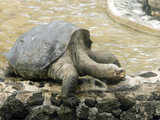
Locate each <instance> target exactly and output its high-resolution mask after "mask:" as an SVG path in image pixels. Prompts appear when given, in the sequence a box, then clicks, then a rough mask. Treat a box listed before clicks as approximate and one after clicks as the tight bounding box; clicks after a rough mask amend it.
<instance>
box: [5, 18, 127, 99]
mask: <svg viewBox="0 0 160 120" xmlns="http://www.w3.org/2000/svg"><path fill="white" fill-rule="evenodd" d="M91 44H92V41H91V39H90V33H89V31H88V30H86V29H82V28H79V27H77V26H75V25H73V24H71V23H68V22H64V21H54V22H51V23H49V24H47V25H39V26H37V27H34V28H33V29H31V30H30V31H29V32H26V33H24V34H23V35H22V36H20V37H19V38H18V39H17V41H16V42H15V44H14V46H13V47H12V48H11V50H10V51H9V52H8V53H6V58H7V60H8V62H9V65H10V66H11V68H12V70H13V71H14V72H15V73H16V74H18V75H20V76H22V77H24V78H26V79H48V78H51V79H53V80H62V95H63V96H70V95H74V94H73V93H74V91H75V89H76V85H77V81H78V77H79V76H84V75H89V76H93V77H95V78H98V79H100V80H103V81H106V82H107V81H116V82H120V81H121V80H122V79H123V78H124V77H125V70H124V69H122V68H121V67H120V64H119V62H118V60H117V59H116V57H115V56H114V55H112V54H110V53H106V52H105V53H102V52H93V51H91Z"/></svg>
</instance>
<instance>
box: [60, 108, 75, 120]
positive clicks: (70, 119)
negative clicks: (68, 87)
mask: <svg viewBox="0 0 160 120" xmlns="http://www.w3.org/2000/svg"><path fill="white" fill-rule="evenodd" d="M75 113H76V112H75V110H73V109H72V108H70V107H68V106H63V105H61V107H60V109H59V110H58V116H59V118H60V120H76V114H75Z"/></svg>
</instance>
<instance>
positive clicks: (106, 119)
mask: <svg viewBox="0 0 160 120" xmlns="http://www.w3.org/2000/svg"><path fill="white" fill-rule="evenodd" d="M97 120H118V119H116V118H115V117H114V116H113V115H112V114H111V113H105V112H104V113H100V114H98V116H97Z"/></svg>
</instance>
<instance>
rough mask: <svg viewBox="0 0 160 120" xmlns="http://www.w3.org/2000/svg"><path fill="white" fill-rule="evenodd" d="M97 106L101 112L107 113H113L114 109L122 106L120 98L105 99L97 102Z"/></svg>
mask: <svg viewBox="0 0 160 120" xmlns="http://www.w3.org/2000/svg"><path fill="white" fill-rule="evenodd" d="M96 107H97V108H98V111H99V112H100V113H102V112H107V113H112V111H113V110H115V109H119V107H120V102H119V101H118V99H114V98H113V99H110V98H108V99H103V100H100V101H98V102H97V105H96Z"/></svg>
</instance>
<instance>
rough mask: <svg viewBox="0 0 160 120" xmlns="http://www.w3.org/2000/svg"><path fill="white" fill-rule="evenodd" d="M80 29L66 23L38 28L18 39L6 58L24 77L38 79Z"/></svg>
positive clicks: (56, 23) (58, 22) (52, 23)
mask: <svg viewBox="0 0 160 120" xmlns="http://www.w3.org/2000/svg"><path fill="white" fill-rule="evenodd" d="M78 29H79V28H78V27H76V26H75V25H73V24H71V23H68V22H64V21H54V22H51V23H50V24H47V25H39V26H36V27H34V28H33V29H31V30H30V31H29V32H26V33H24V34H23V35H22V36H20V37H19V38H18V39H17V41H16V43H15V45H14V46H13V48H12V49H11V50H10V51H9V52H8V53H7V54H6V58H7V59H8V61H9V63H10V65H11V66H12V67H13V68H16V70H17V71H18V72H19V71H20V72H21V73H22V76H23V75H24V76H25V77H26V76H28V78H37V76H39V75H40V74H42V73H44V71H45V68H47V67H48V66H49V65H50V64H51V63H53V62H54V61H55V60H57V59H58V58H59V57H60V56H61V55H62V54H63V53H64V52H65V50H66V48H67V46H68V43H69V41H70V39H71V36H72V34H73V32H74V31H76V30H78Z"/></svg>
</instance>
